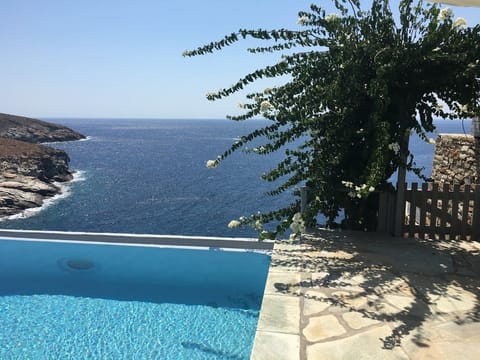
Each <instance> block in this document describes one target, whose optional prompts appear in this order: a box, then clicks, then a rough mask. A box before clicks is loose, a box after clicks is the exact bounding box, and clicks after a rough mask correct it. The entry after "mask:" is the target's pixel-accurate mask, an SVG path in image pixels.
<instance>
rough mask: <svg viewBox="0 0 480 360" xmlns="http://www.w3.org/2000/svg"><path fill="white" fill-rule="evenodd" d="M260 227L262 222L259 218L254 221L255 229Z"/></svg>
mask: <svg viewBox="0 0 480 360" xmlns="http://www.w3.org/2000/svg"><path fill="white" fill-rule="evenodd" d="M261 229H262V222H261V221H260V220H257V221H255V230H261Z"/></svg>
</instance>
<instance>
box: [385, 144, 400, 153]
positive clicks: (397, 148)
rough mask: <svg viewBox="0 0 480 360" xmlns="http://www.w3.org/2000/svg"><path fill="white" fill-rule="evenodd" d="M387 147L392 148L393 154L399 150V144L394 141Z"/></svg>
mask: <svg viewBox="0 0 480 360" xmlns="http://www.w3.org/2000/svg"><path fill="white" fill-rule="evenodd" d="M388 149H389V150H392V151H393V152H394V153H395V154H398V152H399V151H400V145H399V144H398V143H396V142H395V143H391V144H388Z"/></svg>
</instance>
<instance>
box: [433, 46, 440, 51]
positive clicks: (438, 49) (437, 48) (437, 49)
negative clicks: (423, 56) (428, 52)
mask: <svg viewBox="0 0 480 360" xmlns="http://www.w3.org/2000/svg"><path fill="white" fill-rule="evenodd" d="M440 50H441V49H440V48H439V47H436V48H435V49H433V50H432V52H438V51H440Z"/></svg>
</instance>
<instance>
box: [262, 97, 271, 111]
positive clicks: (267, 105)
mask: <svg viewBox="0 0 480 360" xmlns="http://www.w3.org/2000/svg"><path fill="white" fill-rule="evenodd" d="M271 108H273V105H272V104H271V103H270V101H267V100H264V101H262V102H261V103H260V111H261V112H267V111H268V110H270V109H271Z"/></svg>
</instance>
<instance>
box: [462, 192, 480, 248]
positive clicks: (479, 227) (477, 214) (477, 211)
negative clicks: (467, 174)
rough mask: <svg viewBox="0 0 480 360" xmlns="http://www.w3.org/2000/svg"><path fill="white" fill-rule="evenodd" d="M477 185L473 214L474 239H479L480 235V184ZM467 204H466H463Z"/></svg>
mask: <svg viewBox="0 0 480 360" xmlns="http://www.w3.org/2000/svg"><path fill="white" fill-rule="evenodd" d="M474 186H475V195H474V199H473V216H472V236H471V239H470V240H472V241H479V240H480V239H479V237H480V184H477V185H474ZM463 206H465V205H463Z"/></svg>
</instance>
